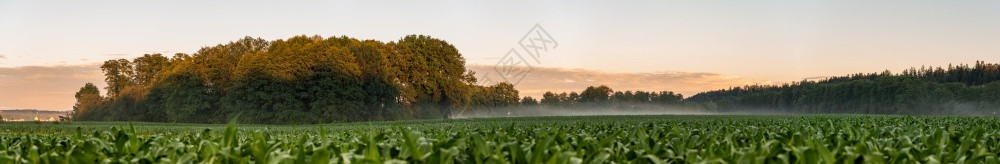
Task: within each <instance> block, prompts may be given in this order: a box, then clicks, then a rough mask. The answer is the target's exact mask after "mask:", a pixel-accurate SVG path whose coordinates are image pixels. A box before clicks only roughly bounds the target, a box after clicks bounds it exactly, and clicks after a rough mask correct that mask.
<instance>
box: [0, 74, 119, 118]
mask: <svg viewBox="0 0 1000 164" xmlns="http://www.w3.org/2000/svg"><path fill="white" fill-rule="evenodd" d="M88 82H90V83H94V85H97V86H98V87H100V88H103V87H104V86H105V83H104V76H103V75H102V73H101V69H100V66H99V65H97V64H88V65H62V66H25V67H13V68H0V109H38V110H71V109H73V104H74V103H75V102H76V99H75V98H74V97H73V94H75V93H76V91H78V90H79V89H80V87H83V84H85V83H88ZM102 93H103V92H102Z"/></svg>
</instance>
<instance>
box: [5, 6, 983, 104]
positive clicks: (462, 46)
mask: <svg viewBox="0 0 1000 164" xmlns="http://www.w3.org/2000/svg"><path fill="white" fill-rule="evenodd" d="M536 25H538V26H540V27H542V28H543V29H544V31H545V33H547V34H548V39H551V40H552V41H554V42H555V43H558V46H557V47H552V48H551V49H547V51H545V52H544V53H542V54H541V55H540V57H538V58H537V59H538V60H535V61H529V62H528V63H530V64H531V66H532V67H534V68H537V69H534V72H529V74H528V76H526V77H525V80H524V82H522V83H518V85H517V87H518V88H519V89H526V88H531V90H544V89H546V88H545V87H544V86H552V87H554V88H553V89H554V90H555V89H559V90H564V89H561V88H555V87H556V86H576V85H584V86H585V85H594V84H602V83H614V84H617V86H611V87H612V88H630V89H636V90H642V89H645V90H684V91H683V93H686V95H691V94H693V93H697V92H700V91H706V90H712V89H713V88H714V89H722V88H728V87H727V85H729V86H738V85H745V84H754V83H763V84H774V83H785V82H791V81H798V80H801V79H805V78H811V77H825V76H837V75H845V74H850V73H857V72H880V71H882V70H887V69H888V70H892V71H899V70H902V69H905V68H908V67H911V66H917V67H919V66H921V65H928V66H946V65H948V64H949V63H953V64H958V63H973V62H975V61H976V60H984V61H988V62H996V61H997V60H998V58H1000V46H997V45H998V44H1000V32H998V30H1000V1H996V0H981V1H977V0H968V1H946V0H941V1H925V0H907V1H893V0H888V1H868V0H831V1H817V0H802V1H788V0H756V1H735V0H697V1H660V0H657V1H404V0H400V1H391V0H390V1H234V0H233V1H225V0H224V1H183V0H182V1H100V0H98V1H28V0H25V1H12V0H0V109H13V108H36V109H43V110H68V109H69V108H70V107H71V106H72V102H73V101H74V100H73V99H72V94H73V92H75V91H76V90H78V89H79V87H80V86H83V83H86V82H94V83H95V84H98V86H103V82H102V78H101V77H100V71H99V70H98V67H97V65H96V63H99V62H102V61H104V60H108V59H116V58H134V57H137V56H141V55H142V54H149V53H163V54H173V53H193V52H195V51H196V50H197V49H199V48H201V47H205V46H212V45H216V44H220V43H226V42H229V41H233V40H237V39H239V38H242V37H244V36H252V37H260V38H264V39H268V40H274V39H282V38H289V37H292V36H295V35H303V34H304V35H321V36H341V35H346V36H350V37H354V38H359V39H375V40H381V41H393V40H397V39H399V38H401V37H403V36H405V35H410V34H424V35H430V36H432V37H436V38H440V39H444V40H446V41H448V42H449V43H452V44H453V45H455V46H456V47H457V48H458V49H459V51H460V52H461V53H462V55H463V56H464V57H465V58H466V61H467V63H468V64H469V65H470V68H472V67H477V68H483V67H486V68H488V67H491V66H494V65H496V64H497V63H499V61H500V60H501V59H504V56H505V55H507V54H508V52H510V50H511V49H514V50H518V51H521V49H518V48H521V47H520V45H519V41H520V40H521V39H522V38H523V37H524V36H525V35H526V34H529V32H533V27H535V26H536ZM520 53H522V54H524V53H526V52H523V51H521V52H520ZM529 60H532V59H529ZM483 70H484V71H482V72H480V73H481V74H486V73H488V72H489V70H490V69H483ZM559 70H562V71H559ZM546 71H547V72H546ZM532 73H534V74H532ZM549 73H563V74H560V75H554V74H549ZM574 73H577V74H578V73H585V74H588V75H587V76H582V75H580V76H572V77H588V79H582V81H581V82H579V83H576V84H575V85H549V84H539V83H540V82H545V81H546V80H543V79H552V77H554V76H558V77H562V76H563V75H565V74H574ZM621 75H692V76H694V75H705V76H706V77H721V78H709V79H714V80H707V79H701V81H697V78H695V80H696V81H686V82H676V79H670V78H680V77H687V76H679V77H675V76H654V77H659V78H662V79H660V80H666V81H662V82H660V83H634V82H621V81H627V80H623V79H622V76H621ZM566 79H568V78H563V79H562V81H577V80H574V79H570V80H566ZM632 80H635V79H632ZM646 80H649V79H646ZM688 80H691V79H688ZM532 81H534V82H535V83H532ZM615 81H618V82H615ZM650 81H657V80H650ZM707 81H712V83H708V82H707ZM715 82H718V83H715ZM76 83H78V84H76ZM581 89H582V88H581ZM559 90H556V91H559ZM576 90H580V89H576ZM526 93H527V92H526ZM531 93H535V91H532V92H531ZM33 95H41V96H33ZM59 97H63V98H59Z"/></svg>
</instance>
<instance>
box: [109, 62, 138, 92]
mask: <svg viewBox="0 0 1000 164" xmlns="http://www.w3.org/2000/svg"><path fill="white" fill-rule="evenodd" d="M101 70H102V71H104V77H105V78H104V81H105V82H107V83H108V87H107V88H106V89H107V90H108V98H116V97H118V93H120V92H121V91H122V90H123V89H125V87H128V86H132V85H134V84H135V83H134V81H133V79H134V72H133V71H132V64H131V62H129V61H128V60H126V59H118V60H108V61H105V62H104V64H103V65H101Z"/></svg>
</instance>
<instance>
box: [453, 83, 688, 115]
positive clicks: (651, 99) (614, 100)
mask: <svg viewBox="0 0 1000 164" xmlns="http://www.w3.org/2000/svg"><path fill="white" fill-rule="evenodd" d="M513 87H514V86H513V85H510V84H505V83H501V84H500V85H499V87H487V89H486V90H485V91H484V92H485V93H488V92H501V93H517V90H514V88H513ZM491 95H511V94H483V95H473V96H475V97H477V98H475V99H476V100H486V101H482V102H474V103H476V104H475V106H476V108H472V109H469V110H467V111H463V112H468V113H474V114H475V115H477V116H504V115H516V116H526V115H532V114H535V113H538V112H539V110H550V111H554V112H555V111H560V112H572V111H587V112H592V111H594V110H609V111H612V110H613V111H627V110H659V109H664V108H678V107H683V109H691V108H690V107H697V106H693V105H691V104H684V102H683V101H684V95H681V94H676V93H674V92H670V91H660V92H647V91H634V92H633V91H624V92H623V91H614V90H613V89H611V88H610V87H608V86H605V85H600V86H590V87H587V88H585V89H584V90H583V91H582V92H579V93H578V92H576V91H573V92H569V93H566V92H562V93H558V94H557V93H553V92H545V94H543V95H542V98H541V99H540V100H539V99H535V98H532V97H523V98H521V99H520V100H518V98H517V97H490V96H491ZM514 95H516V94H514Z"/></svg>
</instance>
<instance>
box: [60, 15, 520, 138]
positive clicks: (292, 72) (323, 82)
mask: <svg viewBox="0 0 1000 164" xmlns="http://www.w3.org/2000/svg"><path fill="white" fill-rule="evenodd" d="M101 69H102V70H103V72H104V74H105V77H106V79H105V82H107V84H108V86H107V88H106V89H107V90H108V92H109V93H107V94H106V95H101V94H100V91H99V89H98V88H97V87H96V86H94V85H93V84H89V83H88V84H86V85H85V86H84V87H83V88H81V89H80V91H79V92H77V94H76V98H77V100H78V101H77V104H76V105H75V106H74V116H75V117H76V118H75V119H76V120H101V121H159V122H192V123H221V122H224V121H226V120H227V119H228V118H230V117H232V116H235V115H241V116H240V117H239V118H240V121H241V122H247V123H280V124H288V123H326V122H351V121H373V120H395V119H410V118H444V117H449V116H451V115H453V112H454V111H463V110H469V109H477V108H487V106H489V107H495V106H502V105H506V104H509V103H511V102H518V101H519V100H520V99H519V98H518V93H517V91H516V90H514V89H513V86H512V85H510V84H505V83H500V84H496V85H493V86H479V85H474V84H475V83H476V79H475V77H474V72H470V71H466V70H465V59H464V58H462V56H461V54H460V53H459V52H458V50H457V49H455V47H454V46H452V45H451V44H449V43H448V42H445V41H444V40H440V39H435V38H431V37H429V36H423V35H410V36H406V37H403V38H402V39H400V40H398V41H394V42H388V43H384V42H380V41H374V40H358V39H354V38H349V37H331V38H322V37H319V36H312V37H309V36H296V37H292V38H289V39H287V40H274V41H267V40H262V39H258V38H250V37H247V38H244V39H241V40H238V41H235V42H230V43H228V44H220V45H216V46H211V47H204V48H202V49H200V50H199V51H198V52H196V53H194V54H191V55H188V54H175V55H174V56H173V57H169V58H168V57H166V56H163V55H161V54H147V55H144V56H142V57H138V58H135V59H132V60H127V59H118V60H109V61H106V62H104V64H103V65H102V66H101Z"/></svg>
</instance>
